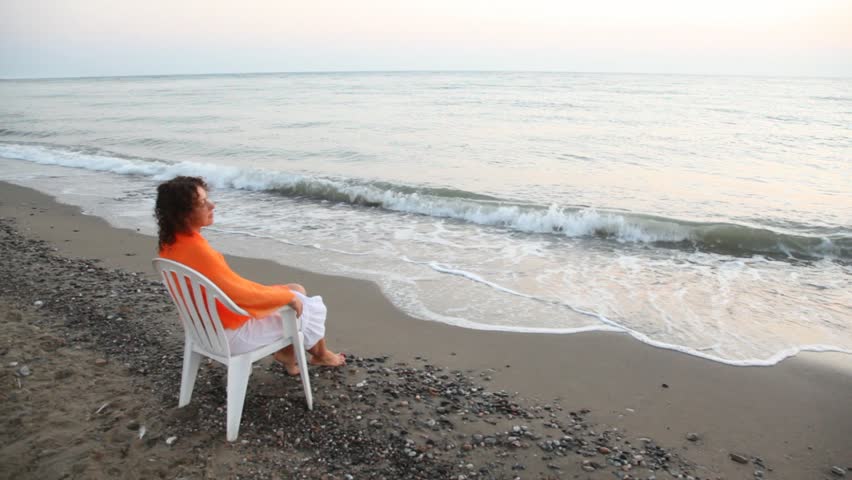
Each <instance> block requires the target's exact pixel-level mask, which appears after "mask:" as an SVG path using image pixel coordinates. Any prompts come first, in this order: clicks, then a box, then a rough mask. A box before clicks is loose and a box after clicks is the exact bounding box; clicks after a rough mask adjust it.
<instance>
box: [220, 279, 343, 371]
mask: <svg viewBox="0 0 852 480" xmlns="http://www.w3.org/2000/svg"><path fill="white" fill-rule="evenodd" d="M293 293H294V294H296V296H297V297H299V299H300V300H301V301H302V316H301V317H299V320H300V322H301V324H302V334H303V335H304V337H305V349H306V350H307V349H310V348H312V347H313V346H314V345H316V344H317V342H319V341H320V340H321V339H322V338H323V337H324V336H325V317H326V315H327V313H328V309H327V308H326V306H325V303H323V301H322V297H320V296H316V297H306V296H304V295H302V294H301V293H299V292H293ZM225 335H226V336H227V337H228V345H229V346H230V348H231V354H233V355H239V354H241V353H246V352H250V351H252V350H256V349H258V348H260V347H263V346H266V345H269V344H270V343H272V342H274V341H276V340H278V339H280V338H281V337H283V336H284V322H282V320H281V314H280V313H278V312H275V313H272V314H270V315H267V316H265V317H263V318H250V319H249V320H248V321H247V322H246V323H244V324H242V326H240V328H238V329H236V330H227V329H226V330H225Z"/></svg>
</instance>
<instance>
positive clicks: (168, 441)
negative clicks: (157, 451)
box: [166, 436, 177, 445]
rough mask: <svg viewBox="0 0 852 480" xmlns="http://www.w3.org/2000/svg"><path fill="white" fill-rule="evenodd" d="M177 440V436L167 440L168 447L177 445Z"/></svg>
mask: <svg viewBox="0 0 852 480" xmlns="http://www.w3.org/2000/svg"><path fill="white" fill-rule="evenodd" d="M176 440H177V437H176V436H171V437H169V438H167V439H166V445H172V444H173V443H175V441H176Z"/></svg>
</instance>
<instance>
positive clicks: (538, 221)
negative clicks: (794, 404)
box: [0, 143, 852, 260]
mask: <svg viewBox="0 0 852 480" xmlns="http://www.w3.org/2000/svg"><path fill="white" fill-rule="evenodd" d="M0 156H3V157H7V158H12V159H19V160H26V161H30V162H34V163H40V164H47V165H60V166H65V167H73V168H83V169H88V170H96V171H105V172H113V173H118V174H122V175H142V176H148V177H151V178H152V179H154V180H166V179H169V178H172V177H174V176H176V175H200V176H203V177H205V179H206V180H207V181H208V183H210V184H211V185H212V186H213V187H216V188H234V189H242V190H250V191H266V192H269V193H273V194H278V195H282V196H287V197H298V198H309V199H313V200H319V201H328V202H335V203H349V204H353V205H360V206H366V207H376V208H382V209H385V210H390V211H395V212H401V213H408V214H417V215H427V216H432V217H437V218H450V219H454V220H459V221H464V222H469V223H473V224H477V225H483V226H493V227H500V228H506V229H509V230H513V231H519V232H525V233H538V234H552V235H559V236H565V237H597V238H603V239H609V240H613V241H617V242H626V243H646V244H654V245H656V246H661V247H673V248H694V249H698V250H702V251H711V252H716V253H722V254H727V255H736V256H751V255H768V256H775V257H779V258H790V259H804V260H811V259H823V258H828V259H842V260H849V259H852V235H850V234H849V233H848V232H842V233H836V232H832V233H830V234H827V235H822V236H819V235H805V234H797V233H789V232H780V231H776V230H772V229H769V228H760V227H755V226H750V225H740V224H734V223H705V222H691V221H685V220H680V219H673V218H667V217H658V216H652V215H643V214H635V213H626V212H608V211H602V210H597V209H594V208H579V207H564V206H559V205H550V206H544V205H534V204H526V203H521V202H511V201H505V200H500V199H497V198H495V197H490V196H487V195H479V194H475V193H472V192H466V191H462V190H455V189H451V188H432V187H413V186H407V185H399V184H393V183H388V182H371V181H364V180H357V179H349V178H326V177H319V176H310V175H294V174H288V173H284V172H275V171H268V170H259V169H244V168H238V167H234V166H224V165H215V164H205V163H195V162H165V161H152V160H147V159H138V158H126V157H121V156H117V155H114V154H110V153H108V152H103V151H93V150H91V149H70V148H57V147H48V146H44V145H36V144H17V143H0Z"/></svg>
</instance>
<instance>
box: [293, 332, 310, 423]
mask: <svg viewBox="0 0 852 480" xmlns="http://www.w3.org/2000/svg"><path fill="white" fill-rule="evenodd" d="M292 338H293V350H294V351H295V352H296V362H297V363H298V364H299V371H300V372H302V374H301V375H299V376H300V377H302V389H304V390H305V401H306V402H307V403H308V410H313V409H314V397H313V394H312V393H311V372H309V371H308V359H307V357H306V356H305V339H304V335H302V332H297V333H296V335H293V337H292Z"/></svg>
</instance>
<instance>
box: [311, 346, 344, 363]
mask: <svg viewBox="0 0 852 480" xmlns="http://www.w3.org/2000/svg"><path fill="white" fill-rule="evenodd" d="M308 363H310V364H311V365H316V366H321V367H339V366H341V365H346V355H344V354H342V353H334V352H332V351H331V350H327V349H326V350H324V351H323V353H322V354H320V355H313V354H312V355H311V359H310V360H308Z"/></svg>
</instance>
